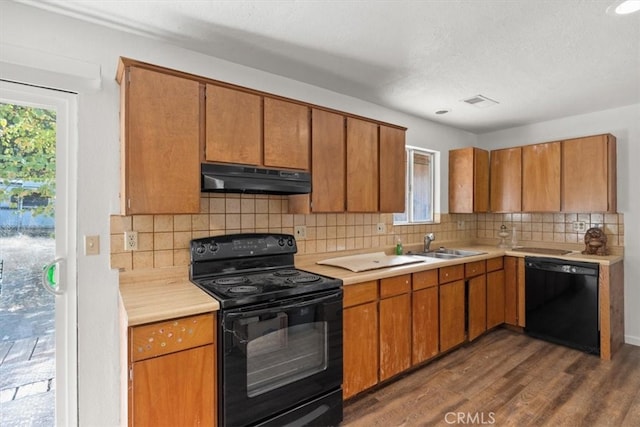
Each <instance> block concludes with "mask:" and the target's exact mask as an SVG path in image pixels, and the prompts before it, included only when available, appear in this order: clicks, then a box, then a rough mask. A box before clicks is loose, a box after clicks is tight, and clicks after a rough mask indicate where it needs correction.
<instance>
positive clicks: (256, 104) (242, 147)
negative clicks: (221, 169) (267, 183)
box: [205, 84, 262, 166]
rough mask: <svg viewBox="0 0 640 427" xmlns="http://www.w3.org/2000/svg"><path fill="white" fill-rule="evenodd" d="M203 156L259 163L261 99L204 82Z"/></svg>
mask: <svg viewBox="0 0 640 427" xmlns="http://www.w3.org/2000/svg"><path fill="white" fill-rule="evenodd" d="M206 94H207V95H206V96H207V102H206V144H205V160H207V161H210V162H225V163H240V164H244V165H255V166H258V165H260V164H262V99H261V97H260V96H259V95H255V94H252V93H248V92H243V91H239V90H235V89H230V88H226V87H221V86H216V85H212V84H208V85H207V92H206Z"/></svg>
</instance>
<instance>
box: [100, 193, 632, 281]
mask: <svg viewBox="0 0 640 427" xmlns="http://www.w3.org/2000/svg"><path fill="white" fill-rule="evenodd" d="M574 221H584V222H585V224H586V226H587V228H589V227H591V226H596V225H597V224H604V230H605V233H606V234H607V239H608V245H609V246H623V244H624V224H623V215H622V214H564V213H563V214H526V213H518V214H442V215H440V218H439V223H437V224H416V225H396V226H394V225H393V215H392V214H377V213H375V214H370V213H339V214H309V215H293V214H289V213H288V199H287V197H286V196H266V195H239V194H216V193H207V194H202V197H201V200H200V213H199V214H193V215H132V216H119V215H114V216H112V217H111V236H110V237H111V239H110V243H111V267H112V268H117V269H122V270H133V269H142V268H160V267H171V266H186V265H189V242H190V241H191V239H196V238H199V237H206V236H213V235H222V234H232V233H253V232H256V233H263V232H264V233H268V232H270V233H288V234H294V229H295V227H296V226H298V225H304V226H305V227H306V238H305V239H304V240H302V239H298V253H299V254H321V253H326V252H336V251H348V250H362V249H377V248H381V247H382V248H386V247H392V246H394V245H395V244H396V241H397V239H398V238H400V239H401V240H402V243H403V244H404V245H410V244H416V243H418V244H419V243H421V242H422V241H423V237H424V235H425V234H426V233H429V232H433V233H435V234H436V239H437V240H436V242H437V243H442V242H452V241H476V240H480V241H483V242H487V241H489V239H495V241H496V242H497V239H498V235H497V233H498V231H499V229H500V226H501V225H502V224H504V225H505V226H506V227H507V228H508V229H509V230H511V229H512V228H513V227H514V226H515V228H516V230H517V236H518V241H519V243H520V244H523V242H529V241H530V242H554V243H573V244H576V243H581V242H582V238H583V236H584V233H576V232H573V222H574ZM380 223H382V224H384V232H378V224H380ZM130 230H133V231H137V232H138V250H136V251H125V250H124V232H125V231H130Z"/></svg>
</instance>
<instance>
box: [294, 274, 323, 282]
mask: <svg viewBox="0 0 640 427" xmlns="http://www.w3.org/2000/svg"><path fill="white" fill-rule="evenodd" d="M287 280H288V281H289V282H291V283H296V284H303V283H312V282H317V281H318V280H320V276H316V275H315V274H307V275H304V276H300V277H290V278H288V279H287Z"/></svg>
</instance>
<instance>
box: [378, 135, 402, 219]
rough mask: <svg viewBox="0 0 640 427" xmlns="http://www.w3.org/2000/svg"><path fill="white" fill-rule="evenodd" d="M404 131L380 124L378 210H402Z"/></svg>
mask: <svg viewBox="0 0 640 427" xmlns="http://www.w3.org/2000/svg"><path fill="white" fill-rule="evenodd" d="M404 137H405V131H404V130H402V129H397V128H392V127H388V126H382V125H381V126H380V156H379V157H380V212H391V213H393V212H404V209H405V193H406V183H405V179H406V168H407V159H406V151H405V142H404Z"/></svg>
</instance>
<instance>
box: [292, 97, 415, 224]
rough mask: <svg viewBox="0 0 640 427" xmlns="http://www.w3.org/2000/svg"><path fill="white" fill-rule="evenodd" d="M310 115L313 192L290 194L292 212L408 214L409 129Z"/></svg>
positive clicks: (320, 113) (334, 115)
mask: <svg viewBox="0 0 640 427" xmlns="http://www.w3.org/2000/svg"><path fill="white" fill-rule="evenodd" d="M311 117H312V118H311V123H312V125H311V171H312V180H313V190H312V193H311V195H310V196H309V195H295V196H289V212H290V213H298V214H299V213H310V212H345V211H348V212H403V211H404V209H405V175H406V157H405V156H406V154H405V129H403V128H396V127H392V126H386V125H384V124H378V123H376V122H372V121H368V120H363V119H359V118H354V117H347V116H344V115H341V114H338V113H333V112H329V111H325V110H320V109H315V108H314V109H312V111H311Z"/></svg>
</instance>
